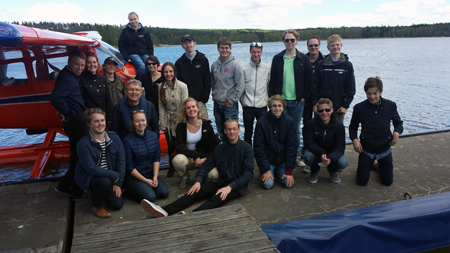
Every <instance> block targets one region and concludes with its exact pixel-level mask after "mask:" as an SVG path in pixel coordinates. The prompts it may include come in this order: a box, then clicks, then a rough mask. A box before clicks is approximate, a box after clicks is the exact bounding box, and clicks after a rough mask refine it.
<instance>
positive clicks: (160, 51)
mask: <svg viewBox="0 0 450 253" xmlns="http://www.w3.org/2000/svg"><path fill="white" fill-rule="evenodd" d="M321 43H322V48H321V52H322V53H324V54H328V50H327V49H326V41H322V42H321ZM342 43H343V47H342V52H343V53H345V54H348V56H349V60H350V61H351V62H352V63H353V67H354V70H355V79H356V95H355V98H354V100H353V103H352V104H351V106H350V108H349V110H348V113H347V115H346V116H345V119H344V125H345V126H346V128H348V125H349V123H350V119H351V114H352V108H353V106H354V105H355V104H356V103H358V102H361V101H363V100H365V99H366V98H365V93H364V89H363V86H364V82H365V80H366V79H367V78H368V77H375V76H379V77H380V78H381V80H382V81H383V84H384V91H383V97H384V98H387V99H390V100H393V101H395V102H396V103H397V106H398V111H399V114H400V116H401V118H402V119H403V120H404V125H403V126H404V133H403V134H417V133H423V132H430V131H437V130H444V129H448V128H449V127H450V117H448V115H447V113H449V112H450V97H449V95H450V93H449V90H450V88H449V86H448V82H449V81H450V68H449V67H448V65H447V64H448V62H450V54H449V53H448V52H450V38H396V39H360V40H343V41H342ZM263 47H264V49H263V54H262V61H263V62H265V63H266V64H268V65H269V66H270V64H271V61H272V58H273V56H274V55H275V54H277V53H279V52H281V51H282V50H283V49H284V46H283V43H281V42H271V43H263ZM196 49H197V50H199V51H200V52H202V53H204V54H205V55H206V56H207V58H208V60H209V63H210V64H211V63H212V62H214V61H215V60H217V58H218V56H219V54H218V52H217V47H216V45H212V44H210V45H197V46H196ZM297 49H298V50H299V51H300V52H302V53H307V48H306V42H305V41H300V42H299V43H298V45H297ZM231 52H232V53H233V54H234V56H235V57H236V59H237V60H238V61H239V63H241V65H242V64H247V63H248V62H249V61H250V54H249V44H247V43H245V44H233V45H232V50H231ZM183 53H184V50H183V49H182V48H181V46H171V47H159V48H155V55H156V56H157V57H158V58H159V60H160V62H161V63H164V62H166V61H171V62H175V61H176V60H177V59H178V58H179V57H180V56H181V55H182V54H183ZM103 60H104V58H103V59H102V57H100V61H101V62H103ZM445 66H447V67H445ZM207 107H208V111H209V118H210V119H211V120H212V121H213V125H215V123H214V116H213V103H212V99H210V101H209V102H208V104H207ZM3 120H4V119H3ZM239 122H240V124H241V133H240V135H241V138H243V133H244V127H243V124H242V110H241V109H240V116H239ZM347 135H348V131H347ZM44 138H45V135H34V136H27V135H26V134H25V130H24V129H0V146H10V145H18V144H29V143H38V142H43V140H44ZM57 139H65V137H64V136H60V135H59V136H58V137H57ZM30 170H31V169H30ZM12 174H14V173H8V175H9V176H6V177H11V176H12ZM47 174H54V173H53V172H48V173H47ZM27 175H29V172H28V174H26V173H25V176H27ZM13 176H14V175H13ZM16 176H17V175H15V176H14V177H16ZM4 179H5V175H4V172H2V170H0V181H2V180H4Z"/></svg>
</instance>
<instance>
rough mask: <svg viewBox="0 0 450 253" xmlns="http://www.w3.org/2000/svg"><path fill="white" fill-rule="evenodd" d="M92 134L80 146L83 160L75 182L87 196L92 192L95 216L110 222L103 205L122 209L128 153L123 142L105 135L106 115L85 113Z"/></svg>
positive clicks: (78, 165)
mask: <svg viewBox="0 0 450 253" xmlns="http://www.w3.org/2000/svg"><path fill="white" fill-rule="evenodd" d="M85 118H86V123H87V125H88V126H89V133H88V134H87V135H85V136H84V137H83V138H81V140H80V141H79V142H78V144H77V150H78V154H79V156H80V158H81V159H80V160H79V161H78V163H77V167H76V171H75V181H76V182H77V184H78V185H79V186H80V188H81V189H82V190H83V191H84V192H85V193H87V192H88V191H90V192H91V196H92V198H91V202H92V205H93V208H92V212H93V213H94V214H95V215H96V216H97V217H99V218H109V217H110V216H111V214H110V213H109V212H108V211H106V209H105V207H104V203H106V204H108V205H109V206H110V207H111V208H113V209H115V210H119V209H121V208H122V206H123V197H122V190H121V188H120V187H121V186H122V182H123V179H124V176H125V151H124V149H123V146H122V142H121V141H120V138H119V137H118V136H117V135H116V134H115V133H112V132H109V133H106V132H105V127H106V120H105V112H103V111H102V110H101V109H99V108H91V109H89V110H87V111H86V112H85Z"/></svg>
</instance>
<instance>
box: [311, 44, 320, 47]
mask: <svg viewBox="0 0 450 253" xmlns="http://www.w3.org/2000/svg"><path fill="white" fill-rule="evenodd" d="M318 46H319V44H311V45H308V47H318Z"/></svg>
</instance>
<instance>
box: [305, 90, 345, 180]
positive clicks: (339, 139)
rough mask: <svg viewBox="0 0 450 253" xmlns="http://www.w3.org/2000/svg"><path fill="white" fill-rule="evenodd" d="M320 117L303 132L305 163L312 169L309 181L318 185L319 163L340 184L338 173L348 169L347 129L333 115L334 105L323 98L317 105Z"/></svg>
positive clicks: (313, 120) (311, 122) (331, 178)
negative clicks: (346, 151) (346, 150)
mask: <svg viewBox="0 0 450 253" xmlns="http://www.w3.org/2000/svg"><path fill="white" fill-rule="evenodd" d="M316 108H317V111H318V113H319V116H316V117H315V118H314V119H312V120H310V121H309V122H308V123H307V124H306V125H305V129H304V131H303V140H304V142H305V147H306V150H305V154H304V158H305V163H306V164H307V165H308V166H309V167H310V168H311V174H310V175H309V178H308V181H309V182H310V183H312V184H314V183H316V182H317V180H318V175H319V170H320V166H319V164H318V163H319V162H322V164H325V165H326V166H327V170H328V173H329V174H330V180H331V182H333V183H340V182H341V179H340V178H339V176H338V174H337V171H338V170H342V169H345V167H347V164H348V162H347V158H346V157H345V155H344V152H345V129H344V125H343V124H342V122H340V121H339V120H338V119H336V118H335V117H334V115H332V113H333V103H332V102H331V100H329V99H328V98H321V99H320V100H319V102H318V103H317V104H316Z"/></svg>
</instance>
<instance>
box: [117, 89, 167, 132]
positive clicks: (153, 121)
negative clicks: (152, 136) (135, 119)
mask: <svg viewBox="0 0 450 253" xmlns="http://www.w3.org/2000/svg"><path fill="white" fill-rule="evenodd" d="M139 110H143V111H144V112H145V115H146V116H147V129H149V130H150V131H152V132H155V133H157V134H159V126H158V114H156V109H155V106H154V105H153V104H152V103H151V102H149V101H147V100H146V99H145V98H144V97H141V98H140V99H139V104H138V105H134V106H133V105H130V104H129V103H128V98H127V97H123V98H122V99H120V101H119V103H117V104H116V105H115V106H114V108H113V118H112V122H111V127H110V130H111V131H114V132H116V133H117V134H118V135H119V137H120V139H123V138H124V137H125V136H127V134H129V133H130V121H131V115H132V113H133V111H139Z"/></svg>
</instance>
